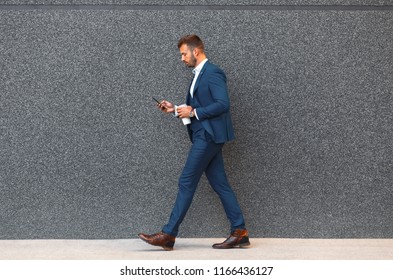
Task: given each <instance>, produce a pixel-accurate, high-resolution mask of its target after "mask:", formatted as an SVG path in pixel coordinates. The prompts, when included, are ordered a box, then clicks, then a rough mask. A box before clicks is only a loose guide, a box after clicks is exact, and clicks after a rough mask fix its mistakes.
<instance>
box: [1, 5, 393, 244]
mask: <svg viewBox="0 0 393 280" xmlns="http://www.w3.org/2000/svg"><path fill="white" fill-rule="evenodd" d="M69 2H70V3H72V5H69ZM161 2H165V3H166V4H168V5H172V6H170V7H169V6H165V5H163V6H133V5H152V4H153V5H157V4H161V5H162V3H161ZM375 2H377V3H375ZM92 3H95V4H97V3H98V4H100V5H101V6H96V5H92ZM261 3H262V4H261ZM36 4H39V5H37V6H36ZM52 4H62V5H60V6H58V5H52ZM78 4H82V5H81V6H78ZM105 4H111V5H109V6H108V5H105ZM195 4H199V5H202V6H187V5H195ZM257 4H261V5H260V6H255V7H251V6H249V5H257ZM280 4H283V5H293V6H284V7H278V6H274V5H280ZM326 4H333V5H336V6H326ZM371 4H372V5H376V6H368V5H371ZM177 5H186V6H177ZM203 5H223V6H222V7H218V6H214V7H211V6H203ZM225 5H227V6H225ZM233 5H243V6H244V9H241V8H239V6H233ZM309 5H312V6H309ZM319 5H321V6H319ZM385 5H392V1H365V0H363V1H361V0H358V1H355V0H354V1H350V0H348V1H300V0H299V1H279V0H276V1H169V0H167V1H155V2H154V1H94V2H93V1H87V0H86V1H82V0H81V1H65V0H64V1H60V0H57V1H43V0H42V1H16V0H14V1H2V3H1V5H0V53H1V55H0V75H1V78H0V191H1V195H0V239H25V238H130V237H132V238H135V237H136V234H137V233H138V232H140V231H145V232H155V231H158V230H160V229H161V227H162V225H163V224H164V223H165V222H166V221H167V218H168V216H169V213H170V210H171V207H172V203H173V202H174V199H175V195H176V191H177V179H178V176H179V174H180V172H181V169H182V167H183V164H184V160H185V157H186V153H187V151H188V148H189V145H190V143H189V140H188V136H187V133H186V130H185V128H184V127H183V126H182V125H181V123H180V121H179V120H177V119H174V118H172V117H170V116H164V115H162V114H161V113H160V112H159V111H157V110H156V109H155V107H154V103H153V102H152V99H151V97H152V96H154V97H156V98H159V99H161V98H166V99H168V100H172V101H174V102H175V103H182V102H183V101H184V97H185V93H186V88H187V86H188V84H189V81H190V79H191V78H192V74H191V73H190V71H189V69H187V68H186V67H185V66H184V65H183V64H182V63H181V61H180V56H179V53H178V49H177V46H176V43H177V40H178V38H179V37H181V36H182V35H184V34H186V33H197V34H199V35H200V36H201V37H202V39H204V41H205V44H206V51H207V54H208V57H209V59H210V60H211V61H213V62H214V63H216V64H218V65H220V66H221V67H222V68H223V69H224V70H225V71H226V73H227V77H228V85H229V90H230V97H231V101H232V104H231V110H232V114H233V120H234V125H235V130H236V134H237V139H236V141H234V142H232V143H229V144H227V145H226V146H225V160H226V167H227V171H228V175H229V179H230V182H231V183H232V185H233V188H234V189H235V191H236V193H237V195H238V198H239V201H240V203H241V206H242V208H243V210H244V213H245V216H246V219H247V223H248V228H249V230H250V232H251V235H252V236H254V237H296V238H299V237H301V238H377V237H378V238H392V237H393V234H392V232H393V223H392V215H393V211H392V210H393V204H392V201H393V197H392V194H393V192H392V181H393V176H392V174H393V153H392V148H393V147H392V146H393V145H392V143H393V137H392V136H393V135H392V134H393V133H392V132H393V130H392V128H393V127H392V124H393V117H392V110H393V100H392V93H393V79H392V77H393V58H392V57H393V53H392V49H393V33H392V29H393V8H392V7H393V6H385ZM228 230H229V224H228V222H227V221H226V218H225V215H224V212H223V210H222V207H221V205H220V203H219V200H218V198H217V197H216V195H215V194H214V193H213V191H212V190H211V189H210V187H209V185H208V184H207V181H206V179H204V178H203V179H202V181H201V183H200V185H199V189H198V191H197V193H196V196H195V199H194V202H193V205H192V207H191V209H190V211H189V213H188V215H187V217H186V219H185V221H184V223H183V225H182V227H181V234H180V236H181V237H218V236H225V235H227V234H228Z"/></svg>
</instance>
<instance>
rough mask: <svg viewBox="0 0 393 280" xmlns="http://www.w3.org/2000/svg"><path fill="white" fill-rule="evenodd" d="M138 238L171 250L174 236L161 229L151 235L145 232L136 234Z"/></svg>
mask: <svg viewBox="0 0 393 280" xmlns="http://www.w3.org/2000/svg"><path fill="white" fill-rule="evenodd" d="M138 236H139V238H140V239H142V240H143V241H145V242H146V243H149V244H150V245H154V246H161V247H162V248H164V250H166V251H171V250H173V245H175V237H174V236H171V235H169V234H167V233H165V232H163V231H161V232H157V233H155V234H152V235H148V234H145V233H140V234H138Z"/></svg>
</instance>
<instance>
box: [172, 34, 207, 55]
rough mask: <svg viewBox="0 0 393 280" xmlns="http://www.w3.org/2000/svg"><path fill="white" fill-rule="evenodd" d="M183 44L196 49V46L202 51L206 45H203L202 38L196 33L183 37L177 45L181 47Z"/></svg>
mask: <svg viewBox="0 0 393 280" xmlns="http://www.w3.org/2000/svg"><path fill="white" fill-rule="evenodd" d="M182 45H187V46H188V47H189V48H190V49H191V50H194V49H195V48H198V49H200V50H201V51H202V52H204V50H205V46H204V45H203V42H202V40H201V38H199V37H198V36H197V35H195V34H192V35H185V36H183V37H181V38H180V40H179V42H178V43H177V47H178V48H179V49H180V47H181V46H182Z"/></svg>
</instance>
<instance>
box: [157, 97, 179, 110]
mask: <svg viewBox="0 0 393 280" xmlns="http://www.w3.org/2000/svg"><path fill="white" fill-rule="evenodd" d="M157 107H158V108H160V110H161V111H162V112H164V113H173V112H175V106H173V104H172V103H170V102H168V101H166V100H163V101H161V102H160V104H157Z"/></svg>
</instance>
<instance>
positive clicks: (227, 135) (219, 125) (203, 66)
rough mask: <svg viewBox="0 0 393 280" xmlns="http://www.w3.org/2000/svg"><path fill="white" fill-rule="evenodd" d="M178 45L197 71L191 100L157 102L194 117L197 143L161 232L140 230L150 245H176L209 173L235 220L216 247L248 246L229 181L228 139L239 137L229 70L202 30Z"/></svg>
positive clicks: (167, 247)
mask: <svg viewBox="0 0 393 280" xmlns="http://www.w3.org/2000/svg"><path fill="white" fill-rule="evenodd" d="M178 47H179V50H180V54H181V57H182V61H183V62H184V63H185V64H186V65H187V66H188V67H190V68H193V73H194V74H195V75H194V79H193V80H192V82H191V85H190V88H189V90H188V92H187V97H186V105H187V106H181V107H178V106H176V105H174V104H172V103H170V102H168V101H166V100H164V101H162V102H160V103H159V105H158V106H159V108H160V109H161V110H162V111H163V112H165V113H173V114H174V115H175V116H176V117H178V118H182V119H183V118H190V119H191V123H190V124H188V125H187V130H188V133H189V136H190V139H191V142H192V146H191V148H190V151H189V154H188V158H187V161H186V164H185V166H184V169H183V172H182V174H181V176H180V179H179V190H178V194H177V198H176V202H175V205H174V207H173V210H172V213H171V215H170V218H169V221H168V223H167V224H166V225H165V226H164V227H163V229H162V231H161V232H158V233H156V234H152V235H148V234H144V233H140V234H139V235H138V236H139V237H140V238H141V239H142V240H144V241H145V242H147V243H149V244H151V245H155V246H161V247H163V248H164V249H165V250H172V249H173V246H174V244H175V238H176V236H177V234H178V230H179V226H180V224H181V222H182V221H183V219H184V217H185V215H186V213H187V210H188V209H189V207H190V205H191V202H192V199H193V196H194V193H195V190H196V188H197V185H198V182H199V180H200V178H201V176H202V174H203V173H205V174H206V177H207V179H208V181H209V183H210V185H211V186H212V188H213V190H214V191H215V192H216V193H217V194H218V196H219V198H220V200H221V202H222V204H223V206H224V210H225V213H226V215H227V217H228V220H229V222H230V224H231V234H230V236H229V237H228V238H227V239H226V240H225V241H224V242H222V243H217V244H213V248H215V249H228V248H234V247H246V246H249V245H250V242H249V237H248V231H247V229H246V227H245V222H244V218H243V214H242V211H241V209H240V206H239V203H238V202H237V199H236V196H235V194H234V192H233V190H232V188H231V186H230V185H229V183H228V180H227V176H226V174H225V169H224V161H223V156H222V147H223V145H224V143H225V142H227V141H230V140H233V139H234V137H235V136H234V131H233V127H232V120H231V115H230V111H229V107H230V106H229V97H228V89H227V84H226V76H225V74H224V72H223V71H222V70H221V69H220V68H219V67H217V66H216V65H214V64H212V63H210V62H209V61H208V60H207V58H206V54H205V52H204V45H203V42H202V40H201V39H200V38H199V37H198V36H196V35H187V36H184V37H182V38H181V39H180V40H179V42H178Z"/></svg>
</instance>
